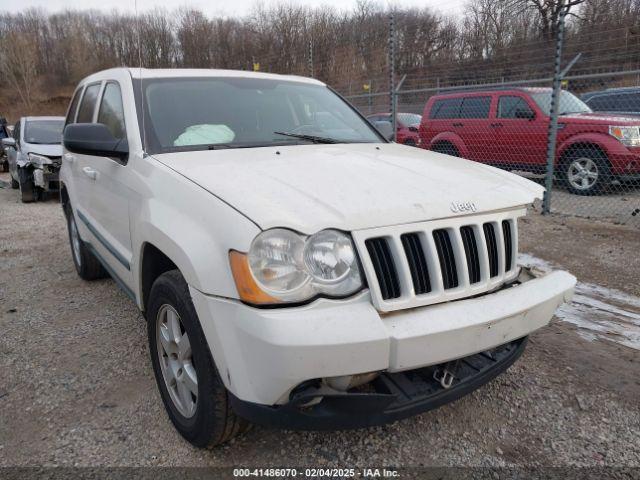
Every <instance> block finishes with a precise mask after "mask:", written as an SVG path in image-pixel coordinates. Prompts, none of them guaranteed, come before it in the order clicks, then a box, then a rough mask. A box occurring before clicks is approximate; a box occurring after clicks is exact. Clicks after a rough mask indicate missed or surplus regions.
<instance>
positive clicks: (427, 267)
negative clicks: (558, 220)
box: [352, 209, 525, 311]
mask: <svg viewBox="0 0 640 480" xmlns="http://www.w3.org/2000/svg"><path fill="white" fill-rule="evenodd" d="M524 214H525V210H524V209H518V210H514V211H504V212H498V213H493V214H477V215H473V216H468V215H461V216H459V217H453V218H446V219H442V220H433V221H428V222H420V223H412V224H407V225H392V226H388V227H379V228H372V229H368V230H356V231H354V232H352V236H353V239H354V242H355V244H356V248H357V249H358V252H359V254H360V259H361V260H362V266H363V270H364V273H365V275H366V277H367V281H368V283H369V288H370V292H371V299H372V301H373V304H374V306H375V307H376V308H377V309H378V310H380V311H393V310H399V309H403V308H413V307H419V306H423V305H431V304H434V303H440V302H447V301H452V300H457V299H462V298H465V297H470V296H474V295H479V294H482V293H484V292H488V291H491V290H494V289H496V288H499V287H500V285H502V284H504V283H505V282H509V281H512V280H515V278H516V277H517V275H518V269H517V268H516V258H517V252H518V235H517V222H516V219H517V218H518V217H520V216H522V215H524Z"/></svg>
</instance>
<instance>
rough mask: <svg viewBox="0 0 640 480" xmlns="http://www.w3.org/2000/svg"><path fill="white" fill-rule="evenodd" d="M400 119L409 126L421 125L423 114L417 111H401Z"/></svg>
mask: <svg viewBox="0 0 640 480" xmlns="http://www.w3.org/2000/svg"><path fill="white" fill-rule="evenodd" d="M398 120H400V122H402V124H403V125H406V126H407V127H419V126H420V121H421V120H422V116H421V115H418V114H417V113H399V114H398Z"/></svg>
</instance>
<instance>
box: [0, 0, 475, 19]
mask: <svg viewBox="0 0 640 480" xmlns="http://www.w3.org/2000/svg"><path fill="white" fill-rule="evenodd" d="M136 1H137V4H138V9H139V10H140V11H142V10H146V9H151V8H155V7H163V8H167V9H170V10H171V9H173V8H177V7H178V5H180V6H182V7H185V6H191V7H196V8H199V9H200V10H202V11H203V12H205V13H207V14H208V15H210V16H214V15H215V16H233V17H235V16H241V15H244V14H247V13H249V12H250V11H251V8H252V7H253V6H254V5H255V4H256V1H257V0H232V1H228V0H227V1H224V2H221V1H216V0H208V1H207V0H187V1H185V2H179V3H178V2H176V3H173V2H167V1H166V0H19V1H15V0H0V12H3V13H6V12H12V11H17V10H23V9H27V8H32V7H37V8H44V9H46V10H49V11H58V10H63V9H65V8H70V9H78V10H84V9H91V8H93V9H99V10H112V9H118V10H122V11H134V9H135V2H136ZM284 1H285V3H292V4H297V5H308V6H320V5H332V6H334V7H335V8H337V9H350V8H351V7H353V6H354V5H355V3H356V0H284ZM377 1H378V3H380V4H382V5H392V6H395V7H422V6H429V7H432V8H433V9H435V10H439V11H441V12H442V13H449V14H453V15H456V14H458V13H460V12H461V11H462V6H463V5H464V3H465V1H466V0H377ZM278 2H279V0H262V3H263V4H264V5H265V6H268V5H269V4H270V3H278Z"/></svg>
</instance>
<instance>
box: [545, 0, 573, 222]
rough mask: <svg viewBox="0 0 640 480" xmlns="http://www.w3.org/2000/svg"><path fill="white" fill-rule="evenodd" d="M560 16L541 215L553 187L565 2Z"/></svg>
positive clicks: (548, 204)
mask: <svg viewBox="0 0 640 480" xmlns="http://www.w3.org/2000/svg"><path fill="white" fill-rule="evenodd" d="M560 7H561V8H560V15H559V18H558V36H557V37H556V52H555V64H554V70H553V92H552V93H551V112H550V117H551V118H550V121H549V132H548V135H547V172H546V176H545V182H544V183H545V192H544V198H543V200H542V213H543V214H545V215H546V214H548V213H549V212H551V188H552V187H553V170H554V164H555V158H556V141H557V139H558V108H559V100H560V92H561V86H562V85H561V82H562V72H561V71H560V64H561V62H562V47H563V45H564V23H565V17H566V16H567V13H568V12H567V7H566V6H565V0H560Z"/></svg>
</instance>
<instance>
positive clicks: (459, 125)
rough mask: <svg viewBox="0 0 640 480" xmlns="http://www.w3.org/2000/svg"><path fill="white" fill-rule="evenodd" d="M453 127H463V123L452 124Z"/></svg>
mask: <svg viewBox="0 0 640 480" xmlns="http://www.w3.org/2000/svg"><path fill="white" fill-rule="evenodd" d="M453 126H454V127H464V123H454V124H453Z"/></svg>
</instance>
